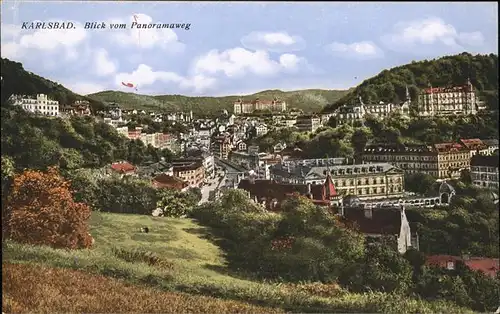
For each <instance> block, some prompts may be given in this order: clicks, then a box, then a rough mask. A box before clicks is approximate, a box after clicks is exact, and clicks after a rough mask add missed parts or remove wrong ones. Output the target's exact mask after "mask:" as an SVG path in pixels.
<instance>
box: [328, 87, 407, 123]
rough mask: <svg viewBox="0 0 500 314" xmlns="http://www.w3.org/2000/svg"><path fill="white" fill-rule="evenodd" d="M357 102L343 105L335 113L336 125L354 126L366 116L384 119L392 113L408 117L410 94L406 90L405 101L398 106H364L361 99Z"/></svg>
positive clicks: (388, 104) (382, 104) (385, 104)
mask: <svg viewBox="0 0 500 314" xmlns="http://www.w3.org/2000/svg"><path fill="white" fill-rule="evenodd" d="M358 99H359V102H358V103H355V104H351V105H344V106H342V107H340V108H339V109H338V111H337V112H336V120H337V124H339V125H340V124H354V122H363V121H364V120H365V118H366V116H367V115H371V116H374V117H376V118H379V119H384V118H386V117H387V116H389V114H391V113H392V112H399V113H400V114H401V115H402V116H403V117H409V116H410V104H411V98H410V92H409V91H408V88H406V100H405V101H404V102H403V103H401V104H399V105H396V104H392V103H384V102H383V101H381V102H379V103H378V104H365V103H364V102H363V100H362V99H361V97H359V98H358Z"/></svg>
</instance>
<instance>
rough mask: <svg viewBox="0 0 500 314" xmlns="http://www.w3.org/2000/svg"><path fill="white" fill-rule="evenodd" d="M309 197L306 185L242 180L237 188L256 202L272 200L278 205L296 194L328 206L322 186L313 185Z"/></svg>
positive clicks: (328, 201) (328, 202)
mask: <svg viewBox="0 0 500 314" xmlns="http://www.w3.org/2000/svg"><path fill="white" fill-rule="evenodd" d="M310 187H311V193H310V195H309V192H308V186H307V185H306V184H282V183H277V182H275V181H273V180H261V179H257V180H253V181H252V180H249V179H243V180H241V181H240V183H239V184H238V188H239V189H242V190H245V191H247V192H249V193H250V197H251V198H254V197H256V198H257V200H258V201H262V200H266V203H270V201H272V200H276V201H278V203H280V202H282V201H283V200H285V199H286V198H287V197H289V196H291V195H293V194H295V193H297V194H299V195H303V196H308V197H309V196H310V197H311V198H312V201H313V202H314V203H316V204H324V205H329V204H330V200H329V199H325V194H326V193H325V191H324V185H319V184H313V185H311V186H310Z"/></svg>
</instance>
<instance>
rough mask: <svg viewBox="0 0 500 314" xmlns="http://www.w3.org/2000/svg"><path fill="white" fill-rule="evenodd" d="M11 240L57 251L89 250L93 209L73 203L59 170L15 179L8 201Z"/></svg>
mask: <svg viewBox="0 0 500 314" xmlns="http://www.w3.org/2000/svg"><path fill="white" fill-rule="evenodd" d="M6 210H7V211H8V213H9V215H8V220H7V222H6V226H7V228H8V234H7V235H8V236H9V237H10V238H12V239H13V240H14V241H18V242H22V243H28V244H36V245H49V246H52V247H54V248H69V249H77V248H88V247H90V246H91V244H92V237H91V236H90V235H89V233H88V224H87V222H88V219H89V218H90V213H91V211H90V208H89V207H88V206H87V205H85V204H83V203H77V202H75V201H74V200H73V196H72V193H71V191H70V189H69V182H67V181H65V180H64V178H62V177H61V176H60V174H59V171H58V169H57V168H49V169H48V171H47V172H41V171H36V170H25V171H24V172H23V173H21V174H18V175H14V179H13V184H12V189H11V193H10V195H9V196H8V197H7V205H6Z"/></svg>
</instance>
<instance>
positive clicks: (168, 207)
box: [156, 189, 197, 218]
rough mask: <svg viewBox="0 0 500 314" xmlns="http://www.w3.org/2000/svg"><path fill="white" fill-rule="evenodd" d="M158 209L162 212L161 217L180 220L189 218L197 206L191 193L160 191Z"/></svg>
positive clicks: (170, 190) (172, 190) (171, 190)
mask: <svg viewBox="0 0 500 314" xmlns="http://www.w3.org/2000/svg"><path fill="white" fill-rule="evenodd" d="M157 197H158V201H157V203H156V208H159V209H160V210H161V213H160V216H165V217H174V218H179V217H183V216H187V215H188V214H190V213H191V211H192V209H193V207H194V206H196V203H197V201H196V199H195V198H194V196H193V195H192V194H190V192H187V193H185V192H181V191H178V190H174V189H160V190H158V193H157Z"/></svg>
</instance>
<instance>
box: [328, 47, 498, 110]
mask: <svg viewBox="0 0 500 314" xmlns="http://www.w3.org/2000/svg"><path fill="white" fill-rule="evenodd" d="M467 78H470V80H471V83H472V85H474V86H475V87H476V89H477V90H479V92H480V93H479V95H480V97H481V98H483V99H484V100H485V101H486V103H487V104H488V105H489V107H490V109H492V110H498V55H495V54H489V55H471V54H469V53H465V52H464V53H461V54H459V55H454V56H446V57H442V58H439V59H434V60H424V61H418V62H416V61H413V62H412V63H410V64H406V65H402V66H398V67H395V68H392V69H390V70H384V71H382V72H380V73H379V74H378V75H376V76H374V77H372V78H369V79H367V80H365V81H364V82H363V83H361V84H360V85H359V86H357V87H356V88H355V89H354V90H353V91H351V92H350V93H349V94H347V95H346V96H344V97H342V98H341V99H340V100H338V101H337V102H335V103H333V104H331V105H328V106H326V107H325V108H324V111H325V112H330V111H333V110H335V109H336V108H338V107H340V106H341V105H344V104H349V103H353V102H356V101H357V98H358V96H361V97H362V98H363V101H365V102H368V103H370V102H371V103H373V102H379V101H384V102H394V103H399V102H401V101H404V99H405V95H406V86H408V90H409V92H410V96H411V98H412V100H416V99H417V95H418V93H419V91H420V89H423V88H427V87H429V86H433V87H447V86H453V85H464V84H466V82H467Z"/></svg>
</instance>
